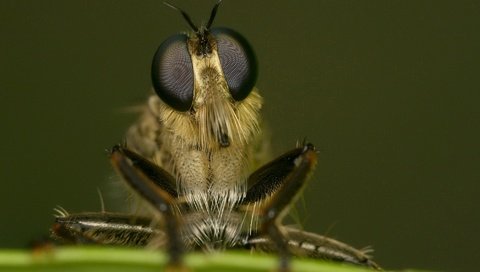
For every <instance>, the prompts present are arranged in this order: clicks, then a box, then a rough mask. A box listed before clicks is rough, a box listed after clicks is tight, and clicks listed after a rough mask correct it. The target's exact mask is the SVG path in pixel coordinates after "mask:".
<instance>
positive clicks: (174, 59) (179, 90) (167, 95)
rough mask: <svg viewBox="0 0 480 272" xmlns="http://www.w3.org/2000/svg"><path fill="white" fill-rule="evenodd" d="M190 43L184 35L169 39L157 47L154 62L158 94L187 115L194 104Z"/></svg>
mask: <svg viewBox="0 0 480 272" xmlns="http://www.w3.org/2000/svg"><path fill="white" fill-rule="evenodd" d="M187 40H188V37H187V35H185V34H177V35H174V36H172V37H170V38H168V39H167V40H166V41H164V42H163V43H162V44H161V45H160V46H159V47H158V49H157V52H156V53H155V56H154V57H153V62H152V83H153V88H154V90H155V92H156V93H157V95H158V96H159V97H160V98H161V99H162V100H163V101H164V102H165V103H167V104H168V105H169V106H170V107H172V108H174V109H175V110H178V111H188V110H189V109H190V107H191V106H192V101H193V65H192V59H191V58H190V54H189V53H188V48H187Z"/></svg>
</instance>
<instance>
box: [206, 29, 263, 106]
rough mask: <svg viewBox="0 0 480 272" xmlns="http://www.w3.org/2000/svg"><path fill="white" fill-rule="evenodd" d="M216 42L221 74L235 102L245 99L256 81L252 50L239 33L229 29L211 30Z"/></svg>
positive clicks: (254, 60)
mask: <svg viewBox="0 0 480 272" xmlns="http://www.w3.org/2000/svg"><path fill="white" fill-rule="evenodd" d="M210 32H211V33H212V34H213V36H214V37H215V39H216V41H217V49H218V55H219V58H220V64H221V65H222V70H223V74H224V75H225V79H226V81H227V84H228V88H229V89H230V94H231V95H232V97H233V99H235V100H236V101H241V100H243V99H245V98H246V97H247V96H248V95H249V94H250V92H251V91H252V89H253V87H254V86H255V82H256V80H257V59H256V58H255V54H254V53H253V49H252V47H251V46H250V44H249V43H248V42H247V40H246V39H245V38H244V37H243V36H242V35H240V33H238V32H236V31H234V30H232V29H229V28H212V29H211V30H210Z"/></svg>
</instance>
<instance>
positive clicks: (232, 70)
mask: <svg viewBox="0 0 480 272" xmlns="http://www.w3.org/2000/svg"><path fill="white" fill-rule="evenodd" d="M220 3H221V1H219V2H217V3H216V5H215V6H214V8H213V9H212V12H211V15H210V18H209V20H208V23H207V24H206V25H205V26H201V27H197V26H196V25H195V24H194V23H193V22H192V20H191V18H190V17H189V15H188V14H187V13H186V12H184V11H183V10H181V9H179V8H177V7H174V6H172V5H170V4H168V3H167V5H168V6H170V7H172V8H174V9H176V10H177V11H179V12H180V13H181V14H182V16H183V17H184V19H185V20H186V21H187V23H188V24H189V26H190V27H191V29H192V31H193V33H191V34H190V35H186V34H176V35H173V36H171V37H170V38H168V39H166V40H165V41H164V42H163V43H162V44H161V45H160V47H159V48H158V50H157V52H156V53H155V56H154V58H153V63H152V82H153V88H154V93H153V94H152V95H151V96H150V97H149V99H148V102H147V105H146V106H145V108H144V110H143V112H142V114H141V116H140V119H139V120H138V122H136V123H135V124H133V125H132V126H131V127H130V129H129V130H128V132H127V136H126V144H124V145H116V146H114V147H113V148H112V149H111V150H110V151H109V157H110V161H111V163H112V165H113V167H114V169H115V170H116V171H117V172H118V174H119V175H120V176H121V177H122V179H123V180H124V181H125V183H126V184H127V185H128V187H129V188H130V189H131V190H132V191H133V192H134V194H135V195H137V196H138V197H139V198H140V199H141V200H142V201H143V202H144V203H146V206H145V207H144V208H143V210H144V214H145V215H129V214H115V213H106V212H101V213H78V214H69V213H67V212H66V211H64V210H60V211H59V214H58V215H57V217H56V221H55V224H54V225H53V227H52V233H53V236H54V237H55V238H57V239H61V240H65V241H72V242H76V243H96V244H114V245H129V246H150V247H154V248H161V249H165V250H166V252H167V253H168V254H169V257H170V259H169V264H168V265H169V266H170V267H173V268H175V267H181V266H182V256H183V255H184V252H186V251H191V250H204V251H212V250H224V249H230V248H247V249H251V250H259V251H266V252H275V253H276V254H278V256H279V259H280V264H279V268H280V270H281V271H287V270H288V269H289V259H290V256H306V257H312V258H323V259H329V260H335V261H341V262H347V263H352V264H357V265H363V266H367V267H371V268H375V269H379V267H378V265H377V264H376V263H375V262H373V261H372V259H371V258H370V257H369V256H368V255H367V254H366V253H365V252H364V251H361V250H357V249H354V248H353V247H351V246H349V245H346V244H344V243H341V242H339V241H336V240H333V239H331V238H327V237H325V236H321V235H317V234H314V233H309V232H304V231H301V230H298V229H295V228H292V227H287V226H284V225H282V219H283V218H284V217H285V215H286V214H287V213H288V211H289V208H290V206H291V205H292V204H293V203H294V202H295V200H296V199H297V198H298V196H299V195H300V193H301V191H302V189H303V188H304V186H305V184H306V181H307V179H308V176H309V175H310V173H311V172H312V170H313V168H314V166H315V164H316V161H317V152H316V151H315V147H314V146H313V145H312V144H310V143H303V144H301V145H299V146H297V147H296V148H294V149H292V150H290V151H288V152H286V153H285V154H283V155H281V156H279V157H278V158H276V159H273V160H272V161H270V162H267V163H265V164H263V165H262V166H260V167H258V165H259V164H260V163H262V158H261V157H262V156H260V155H259V154H261V153H262V152H263V149H264V147H265V140H264V139H263V138H262V132H261V116H260V109H261V107H262V97H261V96H260V94H259V92H258V90H257V89H256V88H255V81H256V78H257V61H256V58H255V55H254V53H253V50H252V48H251V46H250V44H249V43H248V42H247V40H246V39H245V38H244V37H243V36H242V35H240V34H239V33H238V32H236V31H234V30H232V29H229V28H214V27H212V24H213V21H214V18H215V15H216V13H217V10H218V8H219V6H220Z"/></svg>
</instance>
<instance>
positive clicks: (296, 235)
mask: <svg viewBox="0 0 480 272" xmlns="http://www.w3.org/2000/svg"><path fill="white" fill-rule="evenodd" d="M282 231H284V232H285V233H286V236H287V237H288V248H289V250H290V252H292V253H293V254H294V255H296V256H304V257H310V258H317V259H325V260H332V261H338V262H344V263H350V264H354V265H362V266H366V267H369V268H373V269H377V270H381V268H380V266H379V265H378V264H376V263H375V262H374V261H373V260H372V258H371V257H370V256H369V255H368V254H367V253H368V252H369V250H368V249H367V250H358V249H355V248H353V247H351V246H349V245H347V244H345V243H342V242H340V241H337V240H335V239H332V238H328V237H325V236H322V235H318V234H315V233H310V232H306V231H302V230H298V229H295V228H290V227H283V228H282ZM248 246H249V247H253V248H257V249H261V250H263V251H267V252H271V251H274V250H275V248H273V242H272V241H271V240H270V239H268V238H266V237H261V236H257V237H253V238H252V239H249V240H248Z"/></svg>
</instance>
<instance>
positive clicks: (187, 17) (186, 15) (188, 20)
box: [163, 1, 218, 32]
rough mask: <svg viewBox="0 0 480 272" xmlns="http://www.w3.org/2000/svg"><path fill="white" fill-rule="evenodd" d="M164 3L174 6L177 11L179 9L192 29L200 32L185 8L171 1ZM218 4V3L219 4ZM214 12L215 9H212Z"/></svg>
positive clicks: (170, 6)
mask: <svg viewBox="0 0 480 272" xmlns="http://www.w3.org/2000/svg"><path fill="white" fill-rule="evenodd" d="M163 4H164V5H165V6H167V7H169V8H172V9H174V10H176V11H179V12H180V13H181V14H182V16H183V18H184V19H185V20H186V21H187V23H188V24H189V25H190V27H191V28H192V30H193V31H195V32H198V27H197V26H196V25H195V24H194V23H193V22H192V19H191V18H190V16H189V15H188V14H187V13H186V12H185V11H184V10H182V9H181V8H179V7H176V6H174V5H172V4H170V3H169V2H167V1H164V2H163ZM217 5H218V4H217ZM212 12H213V11H212Z"/></svg>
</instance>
